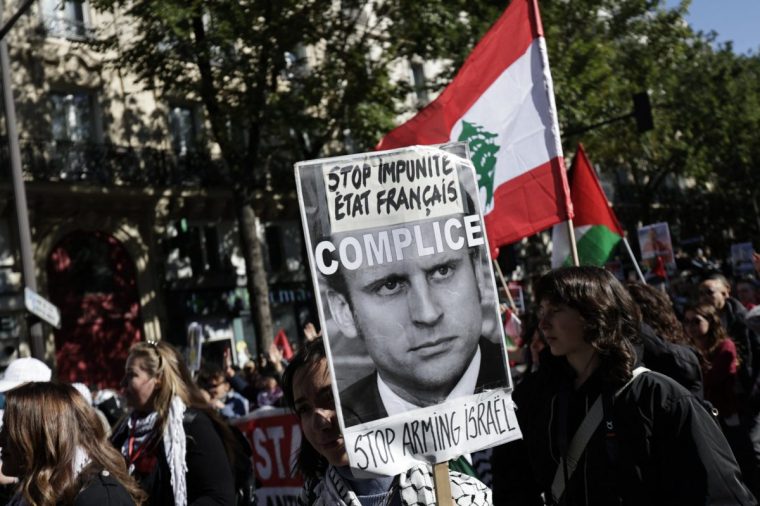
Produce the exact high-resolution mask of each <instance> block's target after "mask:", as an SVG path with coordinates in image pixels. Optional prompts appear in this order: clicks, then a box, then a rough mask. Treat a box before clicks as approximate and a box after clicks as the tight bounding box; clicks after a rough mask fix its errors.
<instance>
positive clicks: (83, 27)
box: [42, 16, 95, 40]
mask: <svg viewBox="0 0 760 506" xmlns="http://www.w3.org/2000/svg"><path fill="white" fill-rule="evenodd" d="M42 26H43V29H44V30H45V33H46V34H47V35H50V36H52V37H60V38H62V39H69V40H89V39H92V38H94V36H95V30H94V29H93V28H92V27H91V26H89V25H88V24H87V23H85V22H84V21H78V20H75V19H69V18H65V17H63V18H61V17H56V16H44V17H43V20H42Z"/></svg>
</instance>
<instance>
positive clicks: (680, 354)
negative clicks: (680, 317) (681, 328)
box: [636, 323, 704, 399]
mask: <svg viewBox="0 0 760 506" xmlns="http://www.w3.org/2000/svg"><path fill="white" fill-rule="evenodd" d="M639 337H640V338H641V343H640V345H639V346H640V347H641V348H642V351H640V350H639V348H638V347H637V349H636V353H637V354H638V355H639V356H641V357H643V362H644V366H646V367H647V368H649V369H651V370H653V371H657V372H659V373H662V374H664V375H665V376H668V377H670V378H673V379H674V380H676V381H677V382H678V383H679V384H680V385H681V386H682V387H684V388H685V389H686V390H688V391H689V392H691V393H692V394H693V395H695V396H696V397H697V398H699V399H702V398H703V397H704V392H703V384H702V368H701V366H700V364H699V356H698V355H697V352H696V351H695V350H694V349H693V348H691V347H689V346H685V345H682V344H676V343H671V342H669V341H666V340H664V339H663V338H661V337H660V336H658V335H657V333H656V332H655V331H654V329H653V328H652V327H650V326H649V325H647V324H646V323H644V324H642V325H641V332H640V333H639Z"/></svg>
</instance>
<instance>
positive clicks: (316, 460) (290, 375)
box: [282, 337, 327, 479]
mask: <svg viewBox="0 0 760 506" xmlns="http://www.w3.org/2000/svg"><path fill="white" fill-rule="evenodd" d="M323 360H327V355H326V353H325V344H324V342H323V341H322V338H321V337H318V338H316V339H314V340H313V341H307V342H305V343H304V344H303V346H302V347H301V349H300V350H298V352H297V353H296V354H295V355H294V356H293V358H292V359H291V361H290V363H289V364H288V366H287V367H286V368H285V372H283V373H282V391H283V396H284V397H285V402H286V403H287V405H288V407H290V409H291V410H292V411H293V412H294V413H296V400H295V397H294V393H293V387H294V386H295V385H294V379H295V376H296V373H298V371H301V370H304V371H306V370H309V369H313V368H315V367H318V366H319V364H320V363H321V362H322V361H323ZM297 414H298V413H296V415H297ZM326 469H327V459H325V458H324V457H323V456H322V455H321V454H320V453H319V452H318V451H317V450H316V449H314V447H313V446H311V443H309V441H308V440H307V439H306V438H305V437H302V438H301V448H300V450H299V451H298V457H297V458H296V461H295V463H294V464H293V472H300V473H301V474H302V475H303V476H304V478H307V479H315V478H319V477H321V476H323V475H324V473H325V470H326Z"/></svg>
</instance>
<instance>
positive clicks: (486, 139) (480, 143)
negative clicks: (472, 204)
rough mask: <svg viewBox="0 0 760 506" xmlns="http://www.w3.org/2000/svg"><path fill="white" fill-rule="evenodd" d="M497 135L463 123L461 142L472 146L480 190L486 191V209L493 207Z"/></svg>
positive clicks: (497, 147) (473, 162) (465, 122)
mask: <svg viewBox="0 0 760 506" xmlns="http://www.w3.org/2000/svg"><path fill="white" fill-rule="evenodd" d="M497 137H498V135H497V134H493V133H491V132H486V131H485V130H483V127H481V126H478V125H475V124H473V123H470V122H467V121H463V122H462V133H461V134H459V140H460V141H463V142H466V143H467V144H468V145H469V146H470V158H471V159H472V164H473V165H474V166H475V171H476V172H477V173H478V188H480V190H481V192H482V191H484V190H485V192H486V198H485V207H486V209H488V208H490V207H491V203H492V202H493V176H494V172H495V170H496V153H498V152H499V146H498V145H497V144H496V143H495V142H494V139H495V138H497Z"/></svg>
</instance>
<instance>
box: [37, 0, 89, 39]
mask: <svg viewBox="0 0 760 506" xmlns="http://www.w3.org/2000/svg"><path fill="white" fill-rule="evenodd" d="M42 22H43V24H44V26H45V29H46V30H47V33H48V34H49V35H51V36H53V37H63V38H67V39H85V38H87V37H88V36H89V32H90V16H89V9H88V8H87V1H86V0H42Z"/></svg>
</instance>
